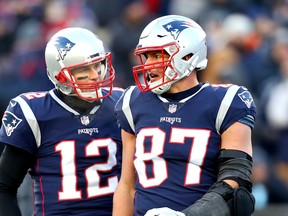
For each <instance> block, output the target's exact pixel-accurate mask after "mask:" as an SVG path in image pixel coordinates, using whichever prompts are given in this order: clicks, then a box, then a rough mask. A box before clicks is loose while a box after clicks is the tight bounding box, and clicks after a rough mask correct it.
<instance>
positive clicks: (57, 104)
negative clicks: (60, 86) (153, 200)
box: [0, 89, 123, 216]
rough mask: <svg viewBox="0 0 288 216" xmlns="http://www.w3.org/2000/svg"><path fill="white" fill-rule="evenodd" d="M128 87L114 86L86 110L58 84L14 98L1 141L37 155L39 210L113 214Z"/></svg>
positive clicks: (34, 170) (45, 212) (34, 173)
mask: <svg viewBox="0 0 288 216" xmlns="http://www.w3.org/2000/svg"><path fill="white" fill-rule="evenodd" d="M103 91H105V90H103ZM122 93H123V91H122V90H121V89H119V90H117V89H114V90H113V93H112V94H111V95H110V96H109V97H107V98H104V99H103V100H102V103H101V105H100V106H95V108H94V109H92V111H91V112H90V113H88V114H85V115H80V114H79V113H78V112H76V111H75V110H73V109H71V108H70V107H69V106H67V105H66V104H65V103H63V102H62V101H61V100H60V99H59V95H58V92H57V91H56V90H55V89H53V90H51V91H49V92H30V93H24V94H21V95H20V96H18V97H16V98H14V99H12V100H11V101H10V104H9V106H8V108H7V110H6V111H5V113H4V115H3V119H2V127H1V131H0V141H2V142H4V143H7V144H9V145H13V146H16V147H18V148H21V149H24V150H26V151H28V152H30V153H32V154H33V155H35V156H36V157H37V161H36V163H35V165H34V166H33V167H32V168H31V170H30V171H29V172H30V174H31V176H32V179H33V180H34V182H33V186H34V192H35V205H36V215H37V216H40V215H41V216H43V215H45V216H48V215H61V216H64V215H81V216H92V215H93V216H95V215H101V216H111V214H112V198H113V193H114V191H115V189H116V186H117V184H118V180H119V178H120V170H121V157H122V142H121V133H120V128H119V125H118V123H117V121H116V115H115V113H114V107H115V104H116V102H117V100H118V99H119V97H120V96H121V95H122Z"/></svg>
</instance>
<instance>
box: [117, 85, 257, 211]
mask: <svg viewBox="0 0 288 216" xmlns="http://www.w3.org/2000/svg"><path fill="white" fill-rule="evenodd" d="M200 86H201V88H200V87H199V89H198V91H197V92H195V93H194V94H192V95H190V96H188V97H186V98H184V99H182V100H179V101H171V100H167V98H164V97H161V96H158V95H156V94H154V93H152V92H146V93H141V92H140V91H139V89H138V88H137V87H134V86H133V87H130V88H129V89H127V90H126V92H125V94H124V95H123V97H122V98H121V99H120V100H119V102H118V103H117V104H116V112H117V115H118V118H119V123H120V125H121V127H122V128H123V129H124V130H125V131H126V132H128V133H131V134H134V135H135V136H136V151H135V155H134V166H135V169H136V171H137V180H136V194H135V200H134V202H135V215H144V214H145V213H146V211H147V210H149V209H152V208H160V207H169V208H172V209H174V210H178V211H179V210H183V209H185V208H186V207H188V206H190V205H191V204H193V203H194V202H195V201H196V200H198V199H200V198H201V197H202V196H203V195H204V194H205V193H206V192H207V190H208V189H209V188H210V187H211V186H212V185H213V184H214V183H215V181H216V180H217V163H216V161H217V158H218V154H219V149H220V145H221V134H222V133H223V132H224V131H225V130H226V129H227V128H228V127H229V126H231V125H232V124H233V123H235V122H236V121H239V120H240V119H243V118H249V119H252V120H251V122H252V126H253V124H254V118H255V113H256V108H255V104H254V102H253V99H252V97H251V95H250V93H249V91H248V90H247V89H245V88H244V87H239V86H236V85H225V86H220V85H217V86H216V85H210V84H208V83H205V84H203V85H200Z"/></svg>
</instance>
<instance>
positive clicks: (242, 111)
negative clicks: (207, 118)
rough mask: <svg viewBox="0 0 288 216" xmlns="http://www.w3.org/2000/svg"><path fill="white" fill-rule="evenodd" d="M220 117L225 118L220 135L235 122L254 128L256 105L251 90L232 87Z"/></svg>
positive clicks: (224, 99)
mask: <svg viewBox="0 0 288 216" xmlns="http://www.w3.org/2000/svg"><path fill="white" fill-rule="evenodd" d="M219 116H223V117H222V118H223V120H222V124H221V127H220V130H219V132H220V134H221V133H223V132H224V131H225V130H227V128H229V127H230V126H231V125H232V124H233V123H235V122H241V123H243V124H247V125H248V126H250V127H251V128H253V127H254V122H255V119H256V105H255V103H254V100H253V97H252V95H251V93H250V92H249V90H248V89H247V88H245V87H240V86H236V85H233V86H231V87H230V88H229V89H228V90H227V92H226V94H225V96H224V98H223V100H222V102H221V105H220V108H219V111H218V117H219Z"/></svg>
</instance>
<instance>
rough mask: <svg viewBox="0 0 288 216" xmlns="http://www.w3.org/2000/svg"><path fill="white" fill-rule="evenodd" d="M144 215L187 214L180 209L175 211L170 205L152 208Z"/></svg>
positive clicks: (171, 215)
mask: <svg viewBox="0 0 288 216" xmlns="http://www.w3.org/2000/svg"><path fill="white" fill-rule="evenodd" d="M144 216H185V214H184V213H182V212H179V211H174V210H172V209H170V208H168V207H163V208H154V209H150V210H148V211H147V212H146V214H145V215H144Z"/></svg>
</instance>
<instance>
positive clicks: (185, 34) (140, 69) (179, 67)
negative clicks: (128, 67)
mask: <svg viewBox="0 0 288 216" xmlns="http://www.w3.org/2000/svg"><path fill="white" fill-rule="evenodd" d="M148 51H162V56H163V55H164V52H166V53H168V54H169V55H170V58H169V60H168V61H167V60H166V61H164V60H163V61H162V62H160V63H159V62H157V63H153V64H146V65H145V61H146V58H145V53H146V52H148ZM134 54H135V55H137V56H138V57H139V58H140V65H137V66H134V67H133V75H134V78H135V81H136V84H137V85H138V87H139V88H140V90H141V91H142V92H147V91H152V92H154V93H156V94H162V93H164V92H166V91H168V90H169V88H170V87H171V85H172V84H173V83H175V82H177V81H178V80H180V79H182V78H183V77H185V76H189V75H190V74H191V72H192V71H193V70H194V69H196V70H203V69H205V68H206V66H207V62H208V60H207V44H206V33H205V32H204V30H203V29H202V28H201V27H200V26H199V25H198V24H197V23H196V22H194V21H193V20H191V19H189V18H187V17H184V16H179V15H168V16H163V17H160V18H157V19H155V20H154V21H152V22H151V23H149V24H148V25H147V26H146V28H145V29H144V30H143V32H142V33H141V36H140V39H139V43H138V45H137V47H136V49H135V52H134ZM187 56H189V57H190V58H189V59H188V58H187ZM184 57H185V58H184ZM162 59H163V57H162ZM148 66H149V67H150V68H151V67H153V68H159V69H161V70H162V71H163V76H162V79H160V80H158V81H156V82H149V77H148V71H147V69H145V67H146V68H147V67H148ZM141 80H143V82H141Z"/></svg>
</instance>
